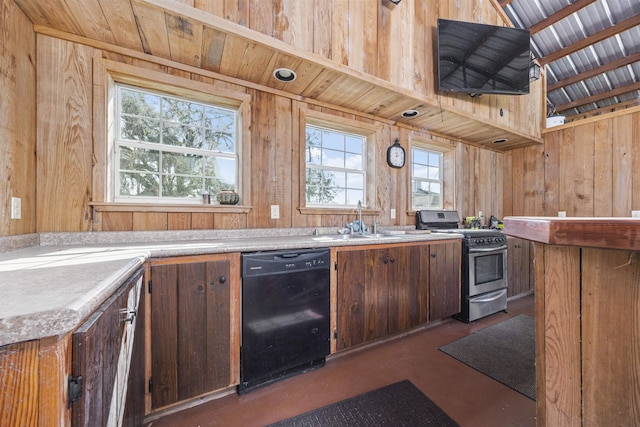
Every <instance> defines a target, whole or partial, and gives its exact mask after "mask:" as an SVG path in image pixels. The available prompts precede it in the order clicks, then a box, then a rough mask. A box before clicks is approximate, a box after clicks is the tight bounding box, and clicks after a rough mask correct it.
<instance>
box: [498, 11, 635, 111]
mask: <svg viewBox="0 0 640 427" xmlns="http://www.w3.org/2000/svg"><path fill="white" fill-rule="evenodd" d="M499 2H500V5H501V6H502V7H503V9H504V11H505V13H506V14H507V15H508V16H509V18H510V19H511V21H512V22H513V24H514V26H516V27H519V28H528V29H529V30H530V31H531V46H532V51H533V53H534V55H535V57H536V58H537V59H538V61H539V63H540V64H541V65H545V66H546V76H547V102H548V108H549V112H550V113H557V114H562V115H565V116H567V119H568V120H573V119H580V118H584V117H589V116H592V115H596V114H601V113H604V112H609V111H612V110H616V109H621V108H628V107H630V106H635V105H639V104H640V0H499Z"/></svg>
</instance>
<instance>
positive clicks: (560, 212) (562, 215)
mask: <svg viewBox="0 0 640 427" xmlns="http://www.w3.org/2000/svg"><path fill="white" fill-rule="evenodd" d="M558 216H559V217H560V218H564V217H566V216H567V212H566V211H558Z"/></svg>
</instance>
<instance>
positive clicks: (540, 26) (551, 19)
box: [529, 0, 598, 35]
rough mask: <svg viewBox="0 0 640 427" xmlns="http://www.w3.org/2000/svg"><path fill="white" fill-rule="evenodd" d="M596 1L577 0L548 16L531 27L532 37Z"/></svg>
mask: <svg viewBox="0 0 640 427" xmlns="http://www.w3.org/2000/svg"><path fill="white" fill-rule="evenodd" d="M596 1H598V0H576V1H574V2H573V3H571V4H570V5H568V6H566V7H564V8H562V9H560V10H559V11H557V12H556V13H554V14H552V15H549V16H547V17H546V18H545V19H543V20H542V21H540V22H538V23H536V24H533V25H532V26H531V27H529V31H531V35H534V34H536V33H539V32H540V31H542V30H544V29H545V28H547V27H550V26H552V25H553V24H555V23H556V22H558V21H562V20H563V19H564V18H566V17H567V16H569V15H573V14H574V13H576V12H577V11H579V10H580V9H582V8H585V7H587V6H589V5H590V4H591V3H595V2H596Z"/></svg>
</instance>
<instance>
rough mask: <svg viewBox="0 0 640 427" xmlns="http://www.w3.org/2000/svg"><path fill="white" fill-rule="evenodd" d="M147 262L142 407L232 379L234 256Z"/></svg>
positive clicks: (235, 359) (235, 372)
mask: <svg viewBox="0 0 640 427" xmlns="http://www.w3.org/2000/svg"><path fill="white" fill-rule="evenodd" d="M148 265H149V267H148V268H149V270H150V272H149V277H150V282H149V284H148V289H150V346H149V348H150V354H149V356H148V361H149V362H150V377H149V378H148V382H149V396H148V399H147V405H148V406H147V409H148V412H151V411H155V410H157V409H159V408H163V407H167V406H169V405H173V404H176V403H178V402H181V401H185V400H188V399H191V398H194V397H197V396H201V395H203V394H206V393H210V392H213V391H216V390H220V389H223V388H225V387H228V386H230V385H234V384H238V382H239V351H240V350H239V349H240V344H239V334H240V332H239V325H240V323H239V296H240V288H239V287H240V283H239V282H240V255H239V254H222V255H207V256H204V255H203V256H194V257H180V258H167V259H156V260H151V261H149V263H148Z"/></svg>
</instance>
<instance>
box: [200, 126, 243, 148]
mask: <svg viewBox="0 0 640 427" xmlns="http://www.w3.org/2000/svg"><path fill="white" fill-rule="evenodd" d="M201 148H204V149H205V150H214V151H220V152H223V153H233V152H235V150H236V143H235V141H234V134H233V131H232V130H231V131H225V130H221V129H207V130H205V141H204V144H203V146H202V147H201Z"/></svg>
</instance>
